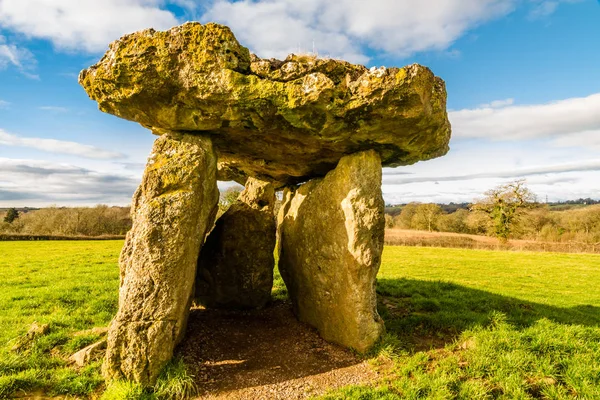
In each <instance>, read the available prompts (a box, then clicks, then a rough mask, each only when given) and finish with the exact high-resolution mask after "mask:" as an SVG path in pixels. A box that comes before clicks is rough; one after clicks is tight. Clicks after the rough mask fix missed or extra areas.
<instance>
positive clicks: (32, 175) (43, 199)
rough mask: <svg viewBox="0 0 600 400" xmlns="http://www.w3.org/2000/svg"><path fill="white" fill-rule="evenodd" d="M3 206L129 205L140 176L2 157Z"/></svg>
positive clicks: (0, 200)
mask: <svg viewBox="0 0 600 400" xmlns="http://www.w3.org/2000/svg"><path fill="white" fill-rule="evenodd" d="M0 170H1V171H2V172H3V173H2V175H0V206H15V205H17V206H23V205H30V206H44V205H46V206H47V205H49V204H60V205H67V204H87V205H93V204H97V203H103V204H119V205H125V204H129V202H130V200H131V195H132V194H133V192H134V190H135V188H136V186H137V185H138V183H139V179H136V178H134V177H130V176H124V175H116V174H110V173H103V172H100V171H94V170H90V169H87V168H82V167H77V166H74V165H68V164H57V163H50V162H47V161H41V160H29V159H9V158H0Z"/></svg>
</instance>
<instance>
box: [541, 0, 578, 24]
mask: <svg viewBox="0 0 600 400" xmlns="http://www.w3.org/2000/svg"><path fill="white" fill-rule="evenodd" d="M581 1H582V0H530V2H531V3H532V7H531V9H530V10H529V18H530V19H532V20H536V19H540V18H545V17H548V16H549V15H552V14H554V12H555V11H556V10H557V9H558V7H559V6H560V3H578V2H581Z"/></svg>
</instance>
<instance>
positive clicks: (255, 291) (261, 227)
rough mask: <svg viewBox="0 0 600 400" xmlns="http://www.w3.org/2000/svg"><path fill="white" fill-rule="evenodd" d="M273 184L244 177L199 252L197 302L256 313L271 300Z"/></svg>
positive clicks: (273, 218)
mask: <svg viewBox="0 0 600 400" xmlns="http://www.w3.org/2000/svg"><path fill="white" fill-rule="evenodd" d="M274 203H275V191H274V187H273V185H272V184H270V183H267V182H263V181H260V180H258V179H254V178H248V181H247V182H246V188H245V189H244V191H242V193H241V194H240V196H239V198H238V200H237V201H236V202H235V203H234V204H232V205H231V207H229V209H228V210H227V211H226V212H225V213H224V214H223V215H222V216H221V217H220V218H219V219H218V220H217V223H216V225H215V228H214V229H213V231H212V232H211V233H210V235H209V236H208V238H207V240H206V244H205V245H204V247H202V251H201V253H200V259H199V261H198V274H197V277H196V279H197V280H196V298H197V302H198V303H199V304H202V305H204V306H206V307H211V308H213V307H214V308H238V309H247V308H260V307H263V306H264V305H265V304H267V302H268V301H269V300H270V299H271V289H272V286H273V268H274V265H275V260H274V257H273V252H274V250H275V239H276V224H275V216H274V215H273V206H274Z"/></svg>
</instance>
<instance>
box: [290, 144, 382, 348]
mask: <svg viewBox="0 0 600 400" xmlns="http://www.w3.org/2000/svg"><path fill="white" fill-rule="evenodd" d="M279 224H280V225H279V270H280V272H281V275H282V277H283V279H284V281H285V283H286V285H287V288H288V291H289V293H290V297H291V299H292V302H293V305H294V311H295V313H296V315H297V316H298V318H299V319H300V320H301V321H303V322H306V323H308V324H310V325H312V326H314V327H316V328H317V330H318V331H319V333H320V334H321V336H322V337H323V338H324V339H326V340H329V341H333V342H336V343H339V344H341V345H343V346H346V347H350V348H353V349H355V350H357V351H359V352H364V351H366V350H368V349H369V348H370V347H371V346H372V345H373V344H374V343H375V342H376V341H377V339H378V338H379V337H380V335H381V334H382V332H383V331H384V326H383V321H382V320H381V318H380V317H379V315H378V314H377V309H376V305H377V300H376V293H375V278H376V275H377V271H378V270H379V265H380V262H381V252H382V250H383V237H384V225H385V220H384V202H383V197H382V194H381V160H380V158H379V155H378V154H377V153H376V152H375V151H372V150H370V151H365V152H361V153H356V154H353V155H350V156H346V157H343V158H342V159H341V160H340V162H339V164H338V166H337V167H336V168H335V169H334V170H333V171H331V172H329V173H328V174H327V175H326V176H325V178H323V179H315V180H313V181H310V182H308V183H306V184H304V185H302V186H300V187H299V188H297V189H296V190H290V189H288V190H286V193H285V198H284V204H283V206H282V208H281V210H280V213H279Z"/></svg>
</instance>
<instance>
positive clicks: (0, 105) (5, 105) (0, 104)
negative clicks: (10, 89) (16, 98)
mask: <svg viewBox="0 0 600 400" xmlns="http://www.w3.org/2000/svg"><path fill="white" fill-rule="evenodd" d="M9 107H10V102H8V101H6V100H0V110H1V109H3V108H4V109H6V108H9Z"/></svg>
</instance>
